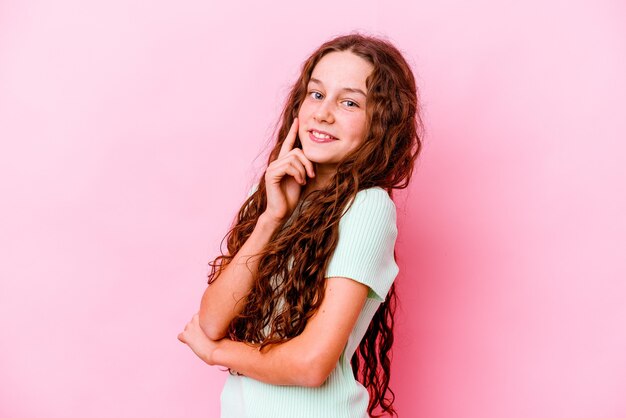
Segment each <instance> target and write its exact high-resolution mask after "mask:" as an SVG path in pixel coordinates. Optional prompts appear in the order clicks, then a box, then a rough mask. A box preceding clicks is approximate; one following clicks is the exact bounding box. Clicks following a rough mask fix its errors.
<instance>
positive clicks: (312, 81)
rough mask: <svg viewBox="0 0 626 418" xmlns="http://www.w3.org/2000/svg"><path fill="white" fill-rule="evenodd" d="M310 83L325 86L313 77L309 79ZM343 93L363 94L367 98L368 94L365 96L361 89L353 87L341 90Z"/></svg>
mask: <svg viewBox="0 0 626 418" xmlns="http://www.w3.org/2000/svg"><path fill="white" fill-rule="evenodd" d="M309 82H311V83H317V84H320V85H322V86H323V85H324V83H322V82H321V81H320V80H318V79H317V78H313V77H311V78H310V79H309ZM341 91H349V92H352V93H360V94H362V95H363V96H365V97H366V98H367V94H365V93H364V92H363V90H361V89H355V88H352V87H344V88H342V89H341Z"/></svg>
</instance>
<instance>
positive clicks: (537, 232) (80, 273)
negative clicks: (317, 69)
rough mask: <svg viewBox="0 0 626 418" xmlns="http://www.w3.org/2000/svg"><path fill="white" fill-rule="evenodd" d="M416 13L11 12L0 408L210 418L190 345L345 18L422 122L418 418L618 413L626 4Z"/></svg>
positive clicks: (404, 331)
mask: <svg viewBox="0 0 626 418" xmlns="http://www.w3.org/2000/svg"><path fill="white" fill-rule="evenodd" d="M421 3H422V4H415V3H414V2H404V3H403V4H398V3H397V2H396V3H395V5H390V4H387V3H386V2H382V1H380V0H379V1H378V2H374V1H368V0H365V1H358V2H356V1H354V2H338V3H337V2H331V1H329V0H325V1H322V2H316V3H315V5H311V4H303V5H302V6H295V5H294V3H293V2H284V4H283V5H282V6H281V7H275V8H274V9H273V10H272V9H269V8H268V7H269V6H268V5H267V4H266V3H263V2H261V3H258V2H257V3H254V4H253V3H252V2H250V4H245V5H244V4H228V5H227V3H225V2H223V3H221V4H220V5H219V6H218V5H215V4H207V2H203V1H190V2H183V3H174V2H164V1H153V2H143V1H141V2H140V1H128V0H124V1H120V0H112V1H108V2H97V4H96V3H94V2H89V4H87V2H81V1H69V0H66V1H56V2H42V1H39V2H37V1H29V2H26V1H21V2H11V1H4V2H2V3H0V138H1V140H2V152H1V153H0V192H1V193H2V205H1V208H0V210H1V211H2V217H1V219H2V221H1V222H2V223H1V225H0V236H1V237H2V239H1V241H0V250H1V253H2V262H1V263H0V277H1V281H0V330H1V332H2V339H1V340H0V416H1V417H12V418H26V417H46V418H57V417H59V418H60V417H93V418H100V417H102V418H104V417H168V418H169V417H217V416H218V411H219V404H218V401H219V392H220V390H221V386H222V382H223V381H224V379H225V377H226V375H225V373H224V372H221V371H219V370H218V369H217V368H211V367H209V366H206V365H205V364H204V363H202V362H201V361H200V360H199V359H197V358H196V357H195V356H194V355H193V353H192V352H191V351H190V350H189V349H188V348H187V347H186V346H184V345H183V344H181V343H180V342H179V341H178V340H177V338H176V336H177V334H178V333H179V332H180V331H182V327H184V325H185V323H186V322H187V321H188V320H189V319H190V318H191V315H192V314H193V313H194V312H195V311H196V310H197V307H198V304H199V300H200V296H201V293H202V290H203V289H204V287H205V281H206V273H207V270H208V266H207V262H208V260H209V258H212V257H213V256H214V255H215V253H216V251H217V248H218V246H219V242H220V241H221V239H222V237H223V235H224V233H225V232H226V231H227V227H228V224H229V222H230V221H231V219H232V217H233V216H234V214H235V211H236V209H237V208H238V207H239V204H240V203H241V201H242V198H243V195H244V194H245V191H246V190H247V188H248V186H249V185H250V183H251V181H252V177H253V175H255V173H256V171H255V170H257V169H258V168H259V167H261V166H262V163H263V160H264V158H256V157H257V156H258V155H259V154H261V153H262V152H263V145H264V144H265V142H266V141H267V140H268V137H269V134H270V132H271V128H272V125H273V123H274V122H275V120H276V117H277V116H278V112H279V110H280V105H281V103H282V101H283V99H284V95H285V93H286V91H287V88H288V86H289V84H290V83H291V82H292V81H293V80H294V78H295V76H296V75H297V72H298V70H299V66H300V63H301V62H302V61H303V60H304V59H305V58H306V56H307V55H308V54H309V53H310V52H311V51H312V50H313V49H314V48H315V47H316V46H317V45H318V44H320V43H321V42H323V41H324V40H326V39H328V38H329V37H331V36H333V35H335V34H339V33H345V32H348V31H350V30H352V29H361V30H364V31H367V32H369V33H374V34H386V35H387V36H388V37H389V38H390V39H391V40H392V41H394V42H395V43H396V44H397V45H398V46H399V47H400V48H401V49H402V50H403V51H404V52H405V54H406V55H407V58H408V59H409V60H410V61H411V63H412V64H413V66H414V68H415V71H416V75H417V77H418V82H419V87H420V89H421V94H422V101H423V106H424V119H425V121H426V123H427V126H426V129H427V136H426V138H425V139H424V153H423V155H422V159H421V160H420V163H419V166H418V169H417V171H416V175H415V178H414V182H413V184H412V185H411V188H410V190H409V191H408V193H405V194H401V195H399V196H398V199H397V200H398V207H399V213H398V219H399V228H400V235H399V239H398V255H399V265H400V268H401V273H400V276H399V277H398V282H397V283H398V290H399V293H400V295H401V299H402V308H401V310H399V311H398V314H397V315H398V325H397V333H396V335H397V343H396V352H395V358H394V369H393V373H394V375H393V381H392V388H394V389H395V393H396V396H397V400H396V405H397V409H398V411H399V412H400V414H401V416H402V417H407V418H408V417H428V418H502V417H507V418H518V417H519V418H522V417H524V418H527V417H533V418H544V417H545V418H554V417H568V418H579V417H581V418H582V417H585V418H617V417H623V416H626V401H625V400H624V399H626V398H625V397H624V396H623V395H624V393H625V391H626V356H625V355H624V353H626V284H625V282H624V279H625V278H626V261H625V259H626V257H625V254H626V238H625V236H626V221H625V219H624V214H625V213H626V193H625V192H624V190H625V188H624V182H625V180H626V174H625V169H624V168H623V161H624V154H625V152H626V146H625V145H624V143H625V142H624V140H625V139H626V118H625V117H624V103H625V101H626V77H624V74H626V29H625V27H624V24H623V23H624V16H626V7H625V5H624V3H623V2H618V1H594V2H592V1H587V2H581V1H577V2H560V3H559V2H552V3H546V2H543V1H539V0H533V1H530V2H528V1H526V2H515V4H511V5H504V3H503V2H499V1H482V2H473V3H468V2H464V1H456V2H451V1H444V2H441V1H439V2H421ZM511 3H512V2H511ZM255 158H256V159H255ZM620 163H621V164H620ZM226 179H229V180H228V181H225V180H226Z"/></svg>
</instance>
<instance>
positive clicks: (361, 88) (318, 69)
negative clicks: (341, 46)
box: [298, 51, 374, 179]
mask: <svg viewBox="0 0 626 418" xmlns="http://www.w3.org/2000/svg"><path fill="white" fill-rule="evenodd" d="M373 69H374V67H373V66H372V64H370V63H369V62H368V61H366V60H364V59H363V58H361V57H359V56H358V55H355V54H353V53H352V52H349V51H341V52H337V51H333V52H330V53H328V54H326V55H324V56H323V57H322V58H321V59H320V60H319V61H318V63H317V64H316V65H315V68H314V69H313V72H312V73H311V79H310V81H309V84H308V88H307V95H306V97H305V98H304V100H303V102H302V105H301V106H300V111H299V112H298V120H299V128H298V136H299V138H300V142H301V143H302V151H303V152H304V155H305V156H306V157H307V158H308V159H309V160H311V161H312V162H314V163H316V164H315V166H316V173H318V174H319V175H320V176H321V178H328V177H330V176H331V175H332V174H333V173H334V171H335V168H336V166H337V163H338V162H339V161H340V160H341V159H342V158H343V157H344V156H345V155H347V154H348V153H350V152H351V151H352V150H353V149H355V148H357V147H358V146H359V145H360V144H361V143H362V142H363V141H364V139H365V135H366V132H365V126H366V122H367V120H366V113H365V109H366V108H365V106H366V102H365V99H366V94H367V89H366V87H365V81H366V79H367V76H368V75H369V74H370V73H371V72H372V70H373ZM315 131H322V132H325V133H327V134H329V135H331V136H332V137H334V138H332V140H328V139H326V138H323V137H322V138H319V139H318V138H315V137H314V136H313V132H315ZM320 136H323V135H320ZM316 177H317V175H316ZM321 178H320V179H321Z"/></svg>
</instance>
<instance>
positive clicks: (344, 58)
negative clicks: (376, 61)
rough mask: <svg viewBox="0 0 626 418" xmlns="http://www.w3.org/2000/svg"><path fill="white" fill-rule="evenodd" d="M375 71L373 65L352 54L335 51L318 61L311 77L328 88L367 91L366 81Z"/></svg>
mask: <svg viewBox="0 0 626 418" xmlns="http://www.w3.org/2000/svg"><path fill="white" fill-rule="evenodd" d="M373 69H374V67H373V65H372V64H370V63H369V62H368V61H366V60H365V59H363V58H361V57H359V56H358V55H355V54H353V53H352V52H348V51H340V52H338V51H333V52H330V53H328V54H326V55H324V56H323V57H322V58H321V59H320V60H319V61H318V63H317V64H316V65H315V68H313V72H312V73H311V77H312V78H316V79H318V80H320V81H321V82H322V83H323V84H324V87H327V88H343V87H351V88H360V89H362V90H364V91H365V89H366V86H365V81H366V80H367V76H368V75H370V73H371V72H372V70H373Z"/></svg>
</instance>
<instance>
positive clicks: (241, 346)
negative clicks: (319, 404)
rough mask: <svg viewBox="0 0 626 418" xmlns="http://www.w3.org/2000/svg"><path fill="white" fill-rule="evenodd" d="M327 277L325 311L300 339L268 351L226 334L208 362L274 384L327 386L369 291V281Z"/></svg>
mask: <svg viewBox="0 0 626 418" xmlns="http://www.w3.org/2000/svg"><path fill="white" fill-rule="evenodd" d="M326 280H327V282H326V290H325V292H324V299H323V300H322V303H321V305H320V308H319V310H318V311H317V312H316V313H315V315H313V316H312V317H311V318H310V319H309V321H308V322H307V325H306V327H305V329H304V331H303V332H302V333H301V334H300V335H298V336H297V337H295V338H292V339H291V340H288V341H286V342H284V343H281V344H275V345H271V346H269V347H268V348H266V349H264V351H263V352H261V351H259V349H258V348H256V347H250V346H249V345H246V344H245V343H243V342H235V341H232V340H230V339H227V338H225V339H222V340H220V341H218V342H217V343H216V344H215V348H214V350H212V352H209V353H208V354H207V356H206V357H207V358H205V359H203V360H204V361H206V362H207V363H208V364H211V365H220V366H225V367H230V368H231V369H233V370H237V371H238V372H239V373H242V374H243V375H246V376H249V377H251V378H254V379H256V380H260V381H262V382H266V383H270V384H275V385H298V386H309V387H313V386H321V385H322V384H323V383H324V381H325V380H326V378H327V377H328V376H329V375H330V373H331V372H332V370H333V369H334V368H335V366H336V365H337V361H339V357H340V356H341V353H342V352H343V349H344V348H345V346H346V343H347V342H348V338H349V337H350V332H351V331H352V329H353V328H354V325H355V324H356V321H357V319H358V317H359V313H360V312H361V309H362V308H363V305H364V304H365V299H366V297H367V292H368V287H367V286H366V285H364V284H362V283H359V282H357V281H354V280H351V279H347V278H343V277H331V278H328V279H326Z"/></svg>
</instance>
